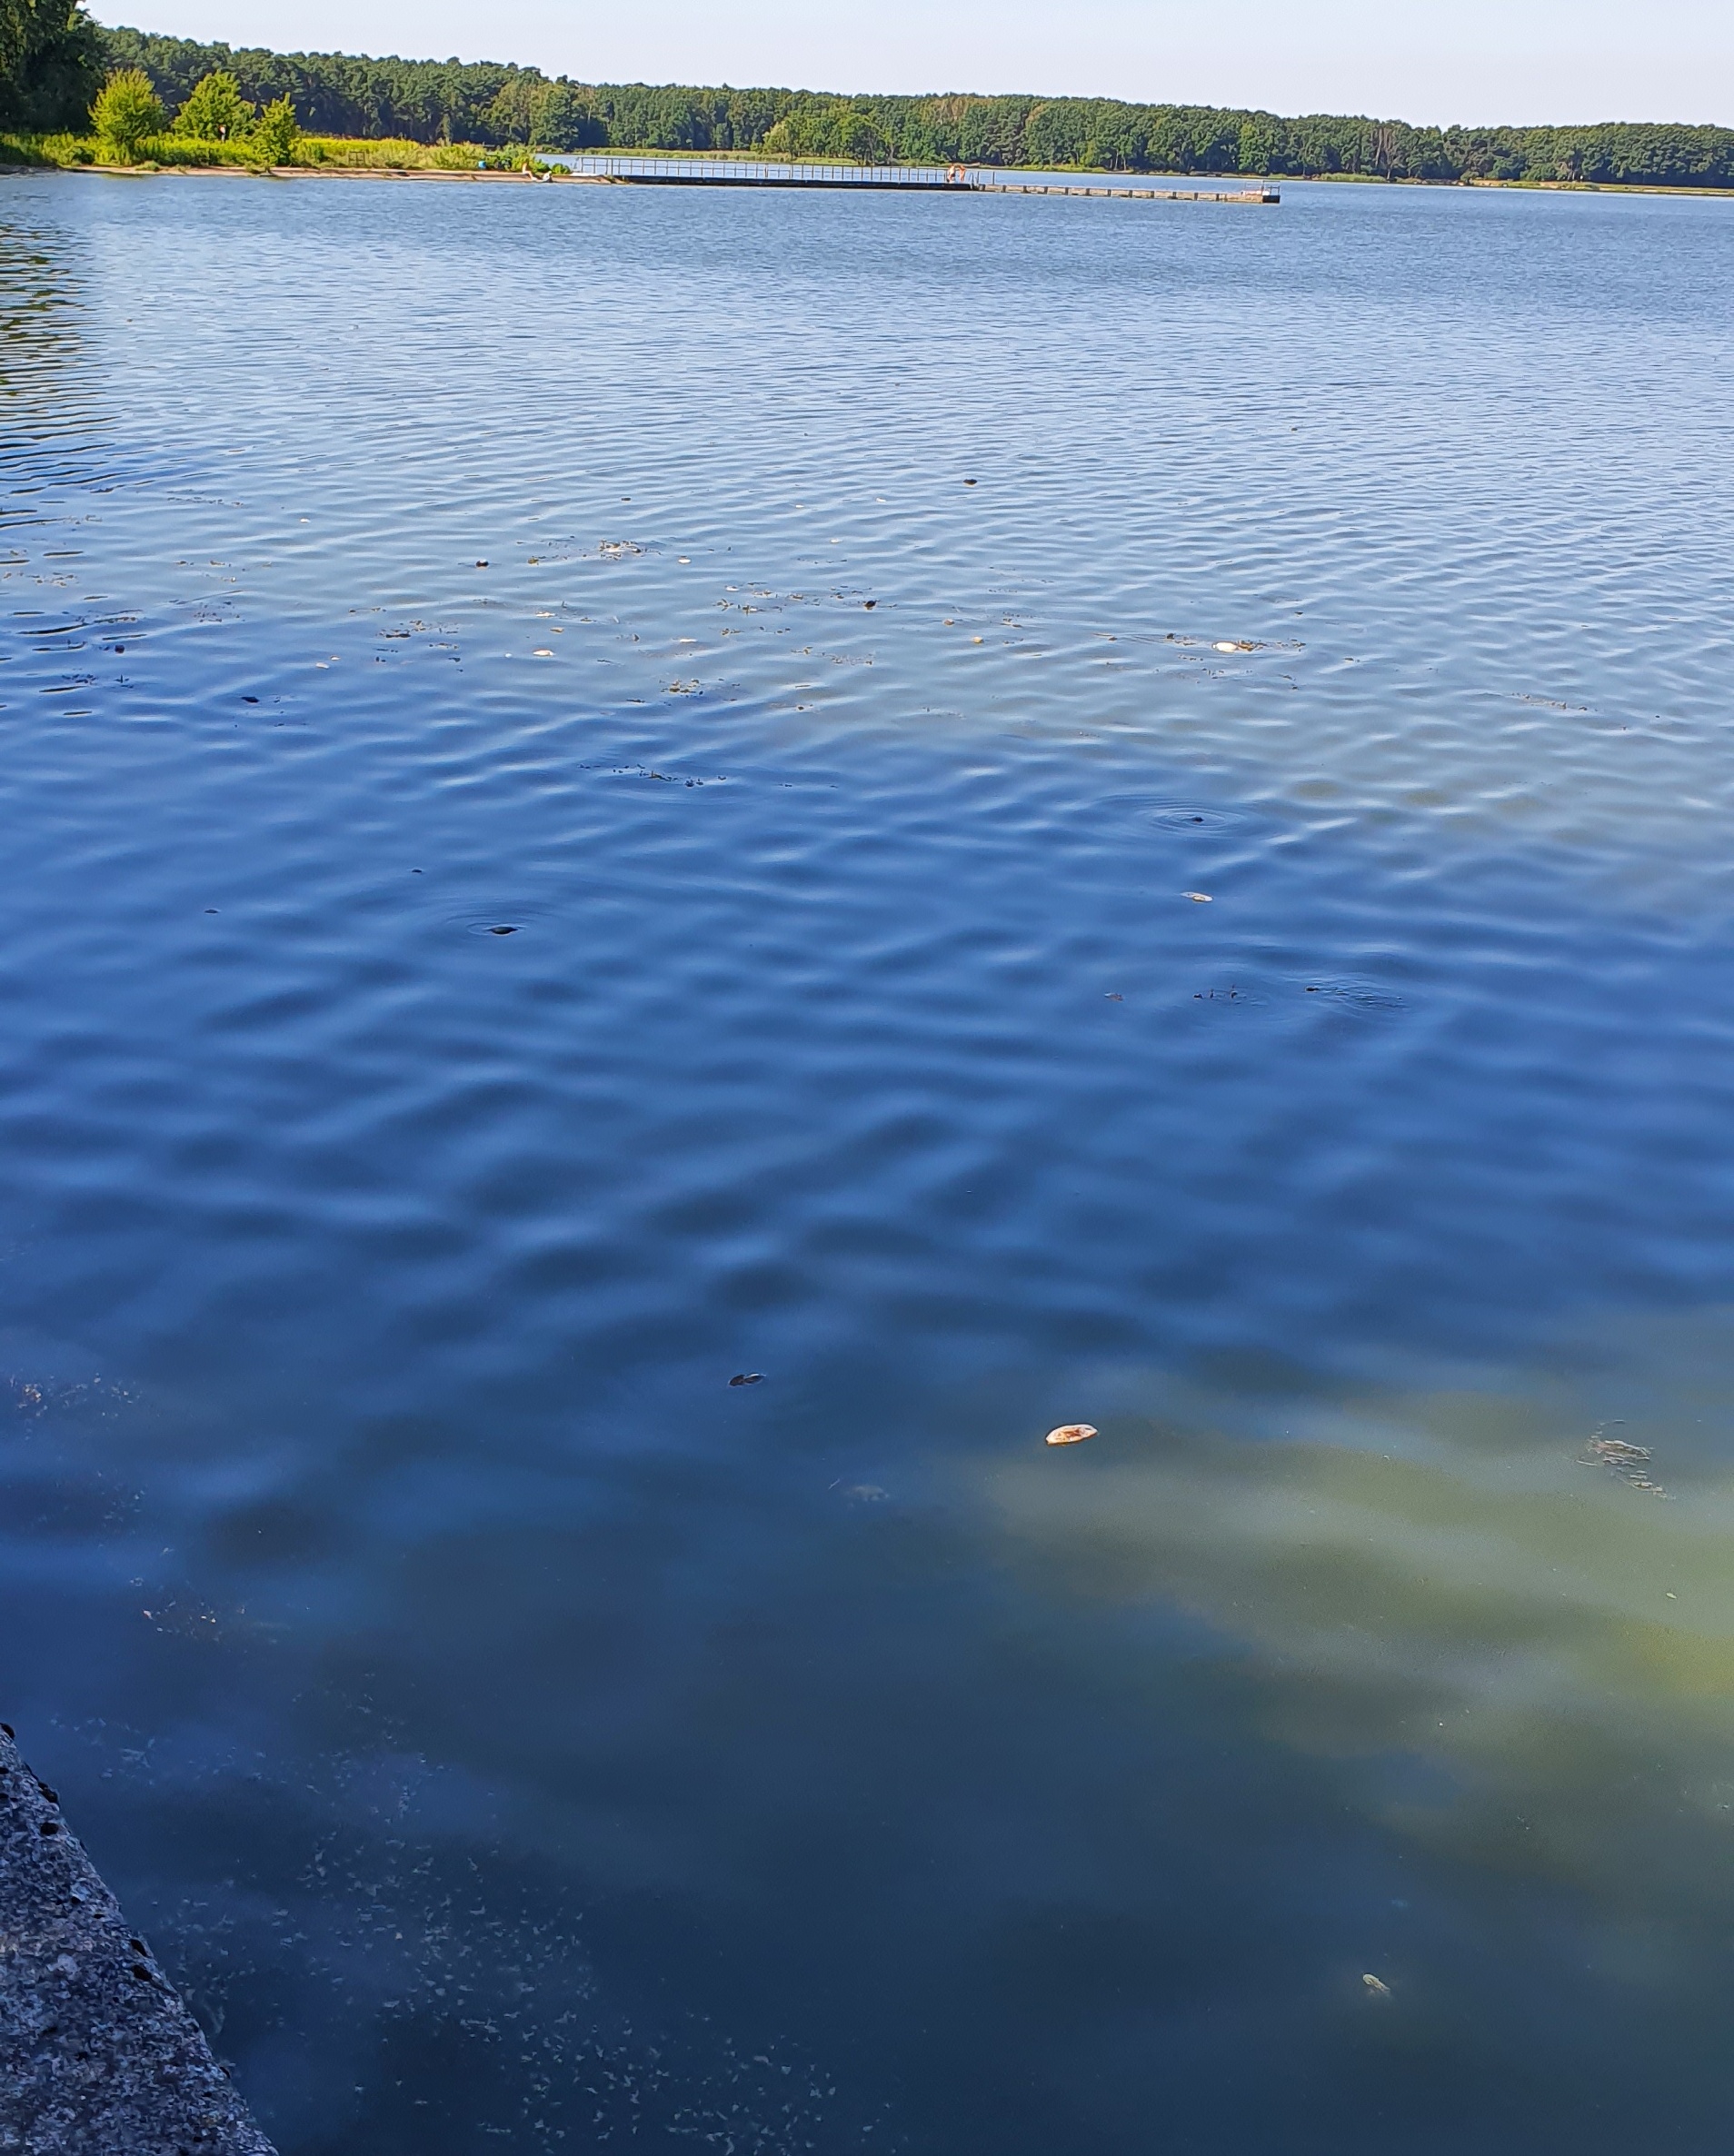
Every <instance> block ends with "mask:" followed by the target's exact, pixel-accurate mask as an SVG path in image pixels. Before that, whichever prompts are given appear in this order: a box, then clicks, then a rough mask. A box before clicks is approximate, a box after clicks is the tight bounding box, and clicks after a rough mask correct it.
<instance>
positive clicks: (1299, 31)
mask: <svg viewBox="0 0 1734 2156" xmlns="http://www.w3.org/2000/svg"><path fill="white" fill-rule="evenodd" d="M96 12H97V13H98V15H100V16H101V18H102V19H103V20H104V21H105V22H109V23H120V22H125V23H130V24H131V25H133V26H134V27H135V28H137V29H142V30H166V31H172V32H174V33H175V34H176V35H180V36H184V37H204V38H218V37H220V38H224V39H225V40H226V41H227V42H228V43H229V44H231V45H275V46H278V47H280V48H289V49H295V48H300V49H303V50H320V51H326V50H337V51H344V52H352V53H354V52H366V53H404V54H407V55H413V56H414V57H418V58H424V57H429V56H433V57H440V58H443V57H444V56H445V55H448V54H453V53H454V54H457V55H459V56H460V57H462V58H463V59H466V60H483V59H487V60H518V61H523V62H526V63H533V64H534V65H537V66H539V67H542V68H543V69H545V70H546V71H547V72H548V73H550V74H565V75H573V76H574V77H576V78H578V79H580V80H583V81H590V82H597V81H608V82H622V81H628V82H688V83H694V82H696V83H718V82H730V83H742V84H748V83H752V84H762V83H770V84H790V85H793V86H795V87H799V88H810V89H827V90H950V89H957V90H1039V91H1047V92H1051V93H1055V94H1058V93H1071V94H1081V95H1098V96H1114V97H1131V98H1140V99H1151V100H1163V101H1170V100H1172V101H1180V102H1185V103H1195V104H1253V105H1263V106H1267V107H1269V108H1270V109H1271V110H1273V111H1276V112H1282V113H1297V112H1370V113H1374V114H1379V115H1380V116H1381V117H1387V118H1401V119H1411V120H1420V121H1437V122H1440V123H1444V122H1449V121H1452V120H1462V121H1497V120H1510V121H1520V120H1531V121H1546V120H1603V119H1620V120H1652V119H1653V120H1713V121H1717V122H1719V123H1721V124H1734V0H1641V4H1635V0H1187V4H1185V5H1182V0H947V4H946V5H935V0H871V5H866V4H863V0H733V5H728V6H719V5H716V4H715V0H632V4H631V5H627V6H622V5H619V4H618V0H489V4H488V5H485V6H483V5H477V4H476V0H96Z"/></svg>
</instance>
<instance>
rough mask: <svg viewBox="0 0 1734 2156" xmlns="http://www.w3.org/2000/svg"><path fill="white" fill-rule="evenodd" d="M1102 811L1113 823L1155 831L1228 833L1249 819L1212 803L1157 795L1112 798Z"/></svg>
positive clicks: (1127, 794)
mask: <svg viewBox="0 0 1734 2156" xmlns="http://www.w3.org/2000/svg"><path fill="white" fill-rule="evenodd" d="M1101 805H1102V807H1103V808H1104V809H1105V810H1107V811H1108V812H1109V814H1110V815H1111V817H1112V818H1113V820H1114V821H1115V822H1116V823H1120V824H1133V825H1141V826H1142V827H1143V828H1144V829H1146V830H1158V831H1181V832H1185V831H1231V830H1239V829H1240V828H1241V825H1243V824H1245V823H1246V822H1247V821H1248V820H1249V819H1248V817H1247V815H1246V813H1245V811H1244V810H1240V809H1228V808H1223V807H1221V805H1220V804H1219V803H1217V802H1215V801H1181V800H1169V799H1167V798H1166V797H1165V796H1163V795H1161V794H1141V793H1121V794H1116V795H1114V796H1113V798H1112V799H1111V800H1106V801H1104V802H1103V803H1102V804H1101Z"/></svg>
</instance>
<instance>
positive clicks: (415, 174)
mask: <svg viewBox="0 0 1734 2156" xmlns="http://www.w3.org/2000/svg"><path fill="white" fill-rule="evenodd" d="M599 154H601V153H599ZM606 154H608V155H610V156H619V157H645V158H652V157H655V158H666V159H669V160H671V161H672V160H674V159H677V158H678V159H679V160H681V161H683V162H685V161H688V160H689V158H695V157H696V158H703V157H705V156H712V157H716V158H718V160H719V162H720V161H721V154H720V153H717V152H703V151H701V152H697V153H689V152H686V151H670V150H622V151H610V152H608V153H606ZM749 161H752V162H763V163H766V164H772V163H775V164H787V165H790V166H792V167H793V168H794V169H795V170H797V171H798V170H799V168H800V166H801V165H802V164H821V163H822V162H825V161H822V160H819V159H806V158H798V159H787V158H785V159H764V160H762V161H757V160H751V159H750V158H749V159H743V160H742V162H749ZM872 169H873V168H872V167H871V166H863V167H862V170H863V171H871V170H872ZM943 169H944V167H943V166H942V165H939V164H935V165H934V166H933V167H932V170H934V171H935V172H938V171H942V170H943ZM972 169H979V170H981V171H982V172H983V173H989V174H992V175H993V177H994V182H995V183H996V184H991V185H988V186H985V187H983V188H982V189H981V190H979V192H982V193H984V194H989V193H1004V194H1017V193H1020V192H1024V190H1021V189H1020V187H1019V186H1018V184H1017V183H1016V181H1015V178H1014V176H1013V175H1014V174H1017V173H1019V172H1022V171H1026V170H1028V171H1034V170H1036V169H1037V168H1036V167H1034V166H1029V167H1024V166H1012V165H982V166H981V167H979V168H972ZM1046 169H1051V171H1053V172H1055V173H1070V174H1072V176H1074V177H1075V178H1076V179H1077V180H1078V181H1079V182H1080V183H1081V184H1082V185H1089V184H1091V182H1095V183H1097V184H1107V185H1110V186H1113V187H1115V189H1116V191H1117V192H1121V191H1123V192H1138V193H1141V192H1143V189H1142V188H1141V187H1140V186H1138V183H1141V182H1156V181H1181V180H1190V181H1192V182H1194V183H1197V182H1199V181H1209V182H1211V184H1213V185H1214V186H1216V187H1219V188H1222V189H1225V190H1226V189H1228V188H1229V187H1231V185H1232V184H1233V183H1234V182H1236V181H1239V182H1241V184H1242V185H1243V186H1244V187H1246V188H1248V189H1252V188H1257V187H1266V188H1274V187H1280V186H1281V185H1282V184H1285V183H1287V184H1308V185H1317V186H1339V187H1342V186H1351V187H1432V188H1439V189H1441V190H1443V191H1446V192H1452V193H1455V192H1465V193H1471V192H1472V193H1476V194H1483V193H1492V194H1639V195H1653V196H1660V197H1668V196H1674V195H1682V196H1688V197H1690V198H1692V199H1694V200H1699V201H1734V187H1714V186H1687V185H1672V184H1667V183H1664V182H1660V181H1658V182H1656V183H1655V184H1651V185H1649V186H1644V185H1639V184H1637V183H1635V182H1631V181H1609V180H1490V179H1462V180H1424V179H1409V178H1403V179H1390V180H1386V179H1380V177H1378V175H1377V174H1372V173H1276V174H1257V173H1129V172H1127V173H1110V172H1104V171H1101V170H1100V169H1099V168H1097V167H1094V166H1078V167H1075V168H1073V167H1066V166H1061V165H1055V166H1052V167H1051V168H1046ZM25 173H30V174H40V173H83V174H98V175H101V176H104V177H106V178H109V179H127V180H152V179H173V178H185V179H201V180H208V179H237V180H457V181H463V182H465V183H470V182H474V181H477V180H485V181H491V182H496V183H497V182H500V181H505V182H508V183H511V184H515V185H520V186H522V185H524V184H530V185H542V184H545V183H557V184H561V185H565V186H573V185H578V186H591V187H615V186H630V185H633V184H635V183H634V182H633V180H632V179H630V178H626V177H622V176H619V175H615V174H608V173H578V172H572V171H570V170H568V169H566V168H565V167H563V166H555V167H553V168H550V167H548V166H543V168H542V169H541V170H539V171H529V170H523V169H519V170H514V171H501V170H499V169H498V168H490V169H488V170H485V171H469V170H465V169H463V168H462V167H453V166H450V165H431V164H271V165H257V164H152V163H149V162H146V163H144V164H58V163H55V162H52V161H44V162H43V163H40V164H13V163H0V174H25ZM693 184H703V182H694V183H693ZM792 184H794V185H799V184H801V183H800V182H798V181H797V182H794V183H792ZM862 186H863V188H868V187H871V186H872V182H871V181H866V182H862ZM887 192H890V190H887ZM958 192H959V193H963V192H965V190H962V189H959V190H958Z"/></svg>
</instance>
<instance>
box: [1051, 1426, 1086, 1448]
mask: <svg viewBox="0 0 1734 2156" xmlns="http://www.w3.org/2000/svg"><path fill="white" fill-rule="evenodd" d="M1095 1434H1096V1426H1095V1424H1094V1423H1061V1426H1060V1427H1059V1428H1058V1429H1057V1430H1050V1431H1049V1432H1048V1443H1049V1444H1050V1445H1081V1444H1082V1443H1083V1441H1084V1439H1085V1438H1086V1437H1093V1436H1095Z"/></svg>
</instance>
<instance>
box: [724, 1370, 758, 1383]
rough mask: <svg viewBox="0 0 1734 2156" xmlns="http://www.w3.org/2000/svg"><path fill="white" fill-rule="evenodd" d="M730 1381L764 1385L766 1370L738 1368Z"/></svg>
mask: <svg viewBox="0 0 1734 2156" xmlns="http://www.w3.org/2000/svg"><path fill="white" fill-rule="evenodd" d="M729 1383H730V1384H731V1385H762V1384H763V1383H764V1372H763V1371H762V1370H737V1371H736V1372H735V1374H734V1376H732V1377H731V1378H730V1379H729Z"/></svg>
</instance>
